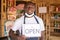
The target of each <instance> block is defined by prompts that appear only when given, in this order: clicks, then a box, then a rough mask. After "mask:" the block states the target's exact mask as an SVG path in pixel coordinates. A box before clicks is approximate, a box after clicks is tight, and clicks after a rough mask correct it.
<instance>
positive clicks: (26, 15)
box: [25, 13, 34, 17]
mask: <svg viewBox="0 0 60 40" xmlns="http://www.w3.org/2000/svg"><path fill="white" fill-rule="evenodd" d="M25 15H26V16H27V17H32V16H33V15H34V13H33V14H31V15H29V14H27V13H25Z"/></svg>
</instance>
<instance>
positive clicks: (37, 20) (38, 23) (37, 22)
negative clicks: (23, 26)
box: [34, 16, 39, 24]
mask: <svg viewBox="0 0 60 40" xmlns="http://www.w3.org/2000/svg"><path fill="white" fill-rule="evenodd" d="M34 18H35V20H36V22H37V24H39V21H38V19H37V18H36V17H35V16H34Z"/></svg>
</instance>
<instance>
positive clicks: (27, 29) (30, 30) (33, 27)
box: [22, 24, 41, 37]
mask: <svg viewBox="0 0 60 40" xmlns="http://www.w3.org/2000/svg"><path fill="white" fill-rule="evenodd" d="M22 32H23V33H22V34H23V35H25V36H26V37H40V36H41V29H40V25H39V24H23V25H22Z"/></svg>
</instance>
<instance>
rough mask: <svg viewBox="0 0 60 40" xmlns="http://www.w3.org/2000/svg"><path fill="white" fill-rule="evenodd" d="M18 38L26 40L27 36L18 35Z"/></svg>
mask: <svg viewBox="0 0 60 40" xmlns="http://www.w3.org/2000/svg"><path fill="white" fill-rule="evenodd" d="M17 39H18V40H25V39H26V37H25V36H24V35H22V36H18V37H17Z"/></svg>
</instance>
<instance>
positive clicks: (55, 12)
mask: <svg viewBox="0 0 60 40" xmlns="http://www.w3.org/2000/svg"><path fill="white" fill-rule="evenodd" d="M51 13H54V14H57V13H60V11H53V12H51Z"/></svg>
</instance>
